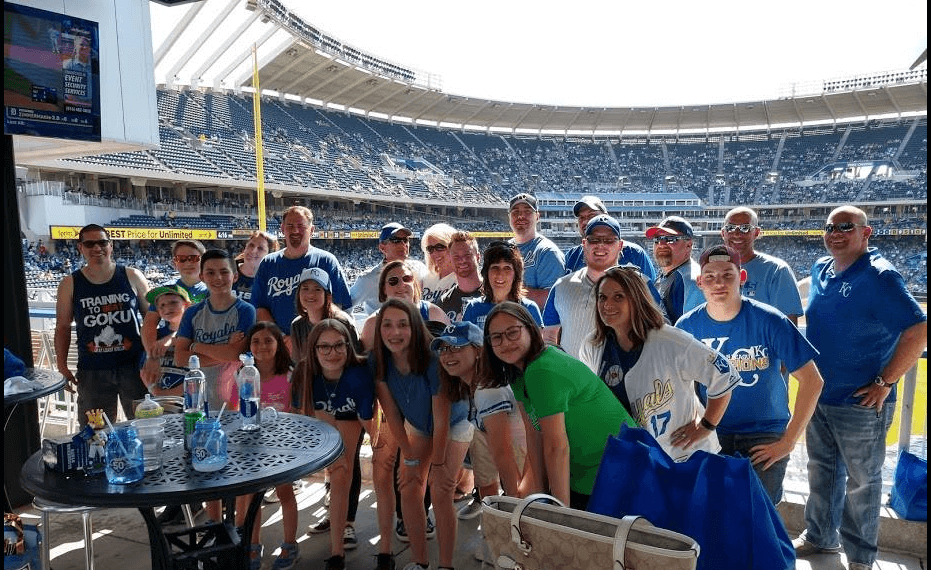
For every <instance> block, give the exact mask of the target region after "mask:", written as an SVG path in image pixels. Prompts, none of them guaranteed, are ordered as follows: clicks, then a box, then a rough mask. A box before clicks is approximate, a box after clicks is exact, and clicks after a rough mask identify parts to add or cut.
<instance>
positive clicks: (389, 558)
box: [375, 554, 394, 570]
mask: <svg viewBox="0 0 931 570" xmlns="http://www.w3.org/2000/svg"><path fill="white" fill-rule="evenodd" d="M375 559H376V560H377V561H378V566H376V567H375V570H394V554H377V555H376V556H375Z"/></svg>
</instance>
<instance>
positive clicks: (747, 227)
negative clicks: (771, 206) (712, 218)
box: [721, 224, 756, 234]
mask: <svg viewBox="0 0 931 570" xmlns="http://www.w3.org/2000/svg"><path fill="white" fill-rule="evenodd" d="M721 229H722V230H724V231H725V232H726V233H729V234H732V233H734V232H736V231H738V230H739V231H740V233H742V234H748V233H750V232H751V231H753V230H754V229H756V226H754V225H753V224H740V225H739V226H737V225H734V224H724V227H722V228H721Z"/></svg>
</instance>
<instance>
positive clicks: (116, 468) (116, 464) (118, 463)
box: [110, 456, 129, 474]
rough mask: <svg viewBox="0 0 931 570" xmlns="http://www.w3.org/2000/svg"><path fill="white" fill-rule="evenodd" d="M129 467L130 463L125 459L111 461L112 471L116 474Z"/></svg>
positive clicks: (118, 458) (114, 458) (117, 458)
mask: <svg viewBox="0 0 931 570" xmlns="http://www.w3.org/2000/svg"><path fill="white" fill-rule="evenodd" d="M127 467H129V462H128V461H126V458H125V457H119V456H118V457H113V458H111V459H110V470H111V471H113V472H114V473H117V474H120V473H122V472H123V471H125V470H126V468H127Z"/></svg>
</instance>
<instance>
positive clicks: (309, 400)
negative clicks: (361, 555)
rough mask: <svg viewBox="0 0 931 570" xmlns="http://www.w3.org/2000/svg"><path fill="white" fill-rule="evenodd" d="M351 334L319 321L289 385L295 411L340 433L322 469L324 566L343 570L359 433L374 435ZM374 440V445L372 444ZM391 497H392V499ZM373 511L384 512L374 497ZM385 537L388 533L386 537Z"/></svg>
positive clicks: (365, 374)
mask: <svg viewBox="0 0 931 570" xmlns="http://www.w3.org/2000/svg"><path fill="white" fill-rule="evenodd" d="M353 341H354V338H353V335H352V334H351V333H350V332H349V329H348V327H347V326H346V324H345V323H343V322H342V321H341V320H339V319H323V320H322V321H320V322H318V323H317V324H316V325H314V327H313V328H312V329H311V330H310V334H309V335H308V337H307V341H306V343H305V344H306V346H305V352H304V353H303V354H302V355H300V358H301V361H300V364H299V365H298V369H297V371H296V372H295V374H294V379H293V382H292V383H291V402H292V406H293V407H294V409H295V410H298V411H300V412H301V413H303V414H307V415H313V416H316V417H318V418H321V419H322V420H324V421H326V422H327V423H328V424H330V425H332V426H333V427H335V428H336V429H337V430H338V431H339V435H340V437H341V438H342V440H343V445H344V447H345V453H343V454H342V455H341V456H340V457H339V459H337V460H336V462H335V463H333V464H332V465H330V466H329V467H328V468H327V474H328V475H329V478H330V554H331V556H330V558H329V559H328V560H327V561H326V564H327V565H326V567H327V568H332V569H341V568H344V567H345V559H346V553H345V548H344V544H343V532H344V528H345V527H346V524H347V509H348V507H349V498H350V497H349V495H350V487H351V483H352V472H353V463H354V459H355V458H356V457H357V455H356V451H357V446H358V443H359V441H360V440H361V437H360V436H361V435H362V430H363V429H365V431H367V432H369V433H370V434H373V435H372V437H373V438H374V437H375V435H374V434H375V433H376V431H375V429H374V428H373V426H372V418H373V415H374V414H373V412H374V404H375V385H374V383H373V382H372V373H371V371H370V370H369V368H368V367H367V366H365V359H364V358H363V357H362V356H360V355H359V354H358V353H357V352H356V350H355V347H354V343H353ZM376 443H377V442H376V441H373V445H375V444H376ZM393 496H394V494H393V493H392V497H393ZM377 497H378V500H377V505H378V510H379V512H381V511H382V510H384V507H383V506H382V501H381V498H380V497H381V496H380V495H377ZM389 536H390V535H389Z"/></svg>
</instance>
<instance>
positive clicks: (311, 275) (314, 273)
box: [297, 267, 333, 293]
mask: <svg viewBox="0 0 931 570" xmlns="http://www.w3.org/2000/svg"><path fill="white" fill-rule="evenodd" d="M308 279H309V280H311V281H314V282H316V283H317V285H320V286H321V287H323V289H324V290H326V292H327V293H332V292H333V290H332V289H330V276H329V275H327V272H326V271H324V270H322V269H320V268H319V267H308V268H307V269H305V270H304V271H301V277H300V279H299V280H298V282H297V284H298V285H300V284H301V283H303V282H304V281H307V280H308Z"/></svg>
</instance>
